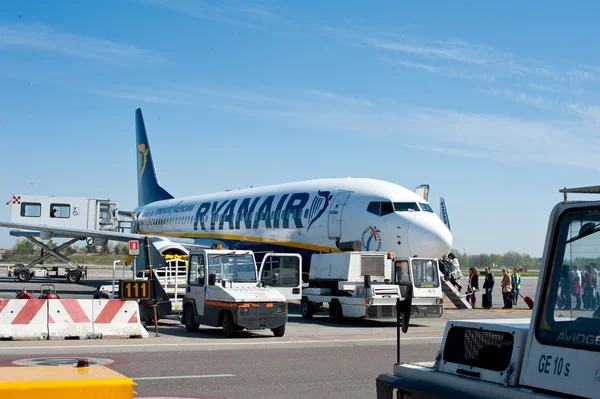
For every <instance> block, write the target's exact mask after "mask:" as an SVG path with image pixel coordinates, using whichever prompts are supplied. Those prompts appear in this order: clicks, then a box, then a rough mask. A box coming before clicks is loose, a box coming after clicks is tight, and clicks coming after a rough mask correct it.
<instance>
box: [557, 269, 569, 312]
mask: <svg viewBox="0 0 600 399" xmlns="http://www.w3.org/2000/svg"><path fill="white" fill-rule="evenodd" d="M571 287H572V284H571V273H569V265H563V267H562V270H561V273H560V299H561V300H560V302H559V304H558V305H559V306H558V307H559V308H560V309H564V310H568V309H571V305H572V303H573V300H572V299H571ZM561 302H562V303H561Z"/></svg>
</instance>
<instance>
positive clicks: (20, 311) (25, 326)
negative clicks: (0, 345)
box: [0, 299, 48, 341]
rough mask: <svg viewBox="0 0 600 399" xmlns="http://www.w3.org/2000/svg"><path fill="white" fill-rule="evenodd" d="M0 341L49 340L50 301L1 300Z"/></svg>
mask: <svg viewBox="0 0 600 399" xmlns="http://www.w3.org/2000/svg"><path fill="white" fill-rule="evenodd" d="M0 339H12V340H16V341H21V340H43V339H48V301H46V300H44V299H6V300H0Z"/></svg>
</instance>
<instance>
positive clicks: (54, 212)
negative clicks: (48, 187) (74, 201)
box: [50, 204, 71, 219]
mask: <svg viewBox="0 0 600 399" xmlns="http://www.w3.org/2000/svg"><path fill="white" fill-rule="evenodd" d="M70 216H71V205H69V204H50V217H51V218H60V219H67V218H68V217H70Z"/></svg>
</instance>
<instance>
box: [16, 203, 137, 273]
mask: <svg viewBox="0 0 600 399" xmlns="http://www.w3.org/2000/svg"><path fill="white" fill-rule="evenodd" d="M7 205H10V207H11V209H10V221H11V222H13V223H24V224H33V225H40V226H42V225H43V226H50V227H62V228H71V229H81V230H101V231H120V230H123V228H122V224H123V223H122V222H124V221H123V220H119V219H118V216H119V211H118V209H119V202H117V201H113V200H111V199H110V198H79V197H55V196H39V195H18V194H13V195H12V198H11V200H10V201H9V202H8V203H7ZM125 222H126V221H125ZM10 235H11V236H14V237H24V238H25V239H26V240H28V241H30V242H31V243H33V244H34V245H36V246H37V247H39V248H40V249H41V255H40V257H39V258H38V259H36V260H34V261H33V262H31V263H29V264H28V265H23V266H21V267H18V268H15V269H14V270H13V272H12V273H11V274H12V275H13V276H14V277H16V278H17V279H19V280H20V281H28V280H29V279H31V278H32V277H65V276H66V277H67V280H68V281H69V282H71V283H77V282H78V281H79V280H80V279H81V278H84V277H85V275H86V273H85V270H84V269H83V268H82V267H81V266H80V265H78V264H77V263H76V262H73V261H72V260H70V259H69V258H67V257H66V256H65V255H64V254H62V253H61V251H63V250H65V249H66V248H68V247H70V246H71V245H73V244H75V243H76V242H77V241H80V240H84V239H86V237H85V236H82V237H76V238H73V236H66V235H63V234H60V233H54V232H45V231H44V232H33V231H23V230H11V231H10ZM51 238H59V239H60V238H68V241H66V242H65V243H63V244H61V245H59V246H58V247H57V248H50V247H48V245H47V244H45V243H44V242H43V241H47V240H50V239H51ZM86 243H88V244H96V245H99V246H103V245H106V244H107V243H108V240H100V239H94V238H87V239H86ZM50 257H54V258H56V259H58V260H59V261H61V262H62V263H66V264H67V265H69V266H70V267H71V268H72V269H68V268H67V269H63V268H56V267H55V268H53V269H52V270H49V269H47V268H46V269H41V270H33V269H32V268H33V266H35V265H38V264H43V262H44V261H45V260H46V259H48V258H50Z"/></svg>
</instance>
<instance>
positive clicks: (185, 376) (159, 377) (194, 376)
mask: <svg viewBox="0 0 600 399" xmlns="http://www.w3.org/2000/svg"><path fill="white" fill-rule="evenodd" d="M221 377H235V374H204V375H164V376H158V377H131V379H132V380H134V381H145V380H176V379H191V378H221Z"/></svg>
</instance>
